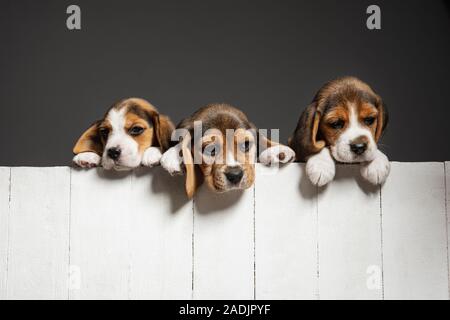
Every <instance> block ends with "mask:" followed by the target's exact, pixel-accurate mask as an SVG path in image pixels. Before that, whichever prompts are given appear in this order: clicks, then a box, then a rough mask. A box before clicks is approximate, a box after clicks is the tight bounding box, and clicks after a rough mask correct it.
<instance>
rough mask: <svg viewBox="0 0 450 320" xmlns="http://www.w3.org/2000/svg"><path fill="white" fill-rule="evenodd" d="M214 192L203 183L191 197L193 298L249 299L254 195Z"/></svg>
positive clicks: (251, 287)
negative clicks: (192, 207) (192, 215)
mask: <svg viewBox="0 0 450 320" xmlns="http://www.w3.org/2000/svg"><path fill="white" fill-rule="evenodd" d="M253 191H254V190H253V188H251V189H248V190H245V191H244V192H238V191H236V192H229V193H225V194H215V193H213V192H211V191H210V190H209V189H208V188H207V187H206V185H203V186H202V187H201V188H200V189H199V190H198V191H197V195H196V196H195V198H194V266H193V267H194V288H193V289H194V295H193V297H194V299H219V300H220V299H230V298H232V299H253V297H254V270H253V266H254V241H253V231H254V225H253V224H254V221H253V218H254V205H253V204H254V198H253Z"/></svg>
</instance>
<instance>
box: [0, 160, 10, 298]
mask: <svg viewBox="0 0 450 320" xmlns="http://www.w3.org/2000/svg"><path fill="white" fill-rule="evenodd" d="M10 174H11V169H10V168H6V167H0V300H4V299H6V285H7V280H6V279H7V275H8V269H7V267H8V238H9V236H8V234H9V232H8V229H9V191H10V189H9V187H10V183H9V182H10V177H11V176H10Z"/></svg>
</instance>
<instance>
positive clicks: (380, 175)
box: [361, 150, 391, 185]
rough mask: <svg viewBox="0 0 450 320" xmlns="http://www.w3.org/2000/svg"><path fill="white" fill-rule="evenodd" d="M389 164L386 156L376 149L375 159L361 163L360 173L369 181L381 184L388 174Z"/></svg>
mask: <svg viewBox="0 0 450 320" xmlns="http://www.w3.org/2000/svg"><path fill="white" fill-rule="evenodd" d="M390 170H391V164H390V162H389V159H388V157H386V155H385V154H384V153H382V152H381V151H379V150H377V152H376V155H375V159H373V160H372V161H370V162H368V163H364V164H362V165H361V175H362V176H363V178H364V179H366V180H367V181H369V182H370V183H372V184H374V185H377V184H383V183H384V182H385V181H386V178H387V177H388V175H389V172H390Z"/></svg>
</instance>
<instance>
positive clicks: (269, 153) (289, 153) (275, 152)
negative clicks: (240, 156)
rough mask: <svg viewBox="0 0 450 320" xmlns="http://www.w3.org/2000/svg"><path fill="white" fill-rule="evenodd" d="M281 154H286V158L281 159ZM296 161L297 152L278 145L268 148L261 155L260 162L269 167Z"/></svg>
mask: <svg viewBox="0 0 450 320" xmlns="http://www.w3.org/2000/svg"><path fill="white" fill-rule="evenodd" d="M280 154H284V158H283V159H280ZM294 159H295V152H294V150H292V149H291V148H289V147H287V146H283V145H276V146H273V147H270V148H267V149H266V150H264V151H263V152H262V153H261V154H260V155H259V162H261V163H262V164H264V165H266V166H268V165H272V164H277V163H288V162H291V161H293V160H294Z"/></svg>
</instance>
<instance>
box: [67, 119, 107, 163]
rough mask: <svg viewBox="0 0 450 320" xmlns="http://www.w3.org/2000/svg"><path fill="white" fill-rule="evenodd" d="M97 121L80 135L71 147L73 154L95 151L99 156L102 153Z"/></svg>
mask: <svg viewBox="0 0 450 320" xmlns="http://www.w3.org/2000/svg"><path fill="white" fill-rule="evenodd" d="M99 123H100V121H97V122H96V123H94V124H93V125H92V126H91V127H90V128H89V129H87V130H86V131H85V132H84V133H83V134H82V135H81V137H80V138H79V139H78V141H77V143H76V144H75V146H74V147H73V153H74V154H79V153H82V152H95V153H96V154H98V155H99V156H101V155H102V153H103V144H102V141H101V139H100V136H99V133H98V125H99Z"/></svg>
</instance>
